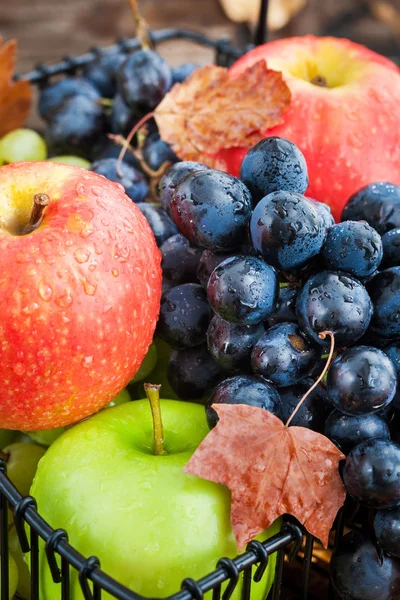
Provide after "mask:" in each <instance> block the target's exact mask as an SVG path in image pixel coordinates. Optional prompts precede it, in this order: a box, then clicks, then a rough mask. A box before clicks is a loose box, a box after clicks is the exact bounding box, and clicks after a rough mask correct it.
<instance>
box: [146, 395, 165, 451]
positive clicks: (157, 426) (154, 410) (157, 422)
mask: <svg viewBox="0 0 400 600" xmlns="http://www.w3.org/2000/svg"><path fill="white" fill-rule="evenodd" d="M160 388H161V385H155V384H152V383H145V384H144V391H145V392H146V396H147V398H148V400H149V402H150V408H151V416H152V417H153V433H154V454H155V455H156V456H161V455H162V454H166V451H165V449H164V431H163V424H162V418H161V406H160Z"/></svg>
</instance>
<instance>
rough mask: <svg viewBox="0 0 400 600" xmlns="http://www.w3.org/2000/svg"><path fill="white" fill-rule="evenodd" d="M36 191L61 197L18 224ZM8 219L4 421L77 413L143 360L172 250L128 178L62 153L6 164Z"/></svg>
mask: <svg viewBox="0 0 400 600" xmlns="http://www.w3.org/2000/svg"><path fill="white" fill-rule="evenodd" d="M36 193H46V194H47V195H48V196H49V197H50V199H51V202H50V204H49V206H48V207H47V209H46V210H45V213H44V217H43V220H42V223H41V224H40V225H39V227H38V228H37V229H36V230H35V231H33V232H31V233H29V234H26V235H14V234H12V233H10V231H9V229H11V227H12V225H11V221H12V219H13V218H14V219H15V218H17V219H18V222H19V223H20V224H24V223H27V222H28V221H29V216H30V212H31V207H32V203H33V195H34V194H36ZM15 198H17V200H16V201H15V202H16V204H18V206H19V208H15V206H14V207H12V206H11V204H12V202H13V199H15ZM10 199H11V200H10ZM0 225H1V227H0V298H1V312H0V349H1V360H0V424H1V427H3V428H6V429H19V430H24V431H38V430H43V429H51V428H55V427H61V426H65V425H70V424H71V423H74V422H76V421H79V420H81V419H83V418H84V417H87V416H89V415H91V414H93V413H95V412H96V411H98V410H99V409H101V408H102V407H103V406H105V405H106V404H107V403H108V402H109V401H110V400H112V399H113V398H114V397H115V396H116V395H117V394H118V392H120V390H121V389H122V388H123V387H125V385H126V384H127V383H128V381H130V379H131V378H132V377H133V376H134V374H135V373H136V371H137V370H138V369H139V366H140V364H141V362H142V360H143V358H144V356H145V354H146V352H147V349H148V347H149V345H150V343H151V340H152V337H153V333H154V329H155V325H156V321H157V317H158V312H159V303H160V296H161V267H160V262H161V257H160V252H159V250H158V248H157V246H156V242H155V239H154V236H153V233H152V231H151V229H150V227H149V225H148V223H147V221H146V219H145V218H144V217H143V215H142V213H141V212H140V210H139V209H138V208H137V207H136V205H135V204H134V203H133V202H132V201H131V200H130V199H129V198H128V197H127V196H126V195H125V193H124V190H123V188H122V186H120V185H119V184H116V183H112V182H110V181H108V180H107V179H105V178H104V177H103V176H101V175H97V174H95V173H92V172H90V171H87V170H86V169H81V168H79V167H72V166H67V165H61V164H57V163H51V162H36V163H14V164H11V165H8V166H5V167H1V168H0Z"/></svg>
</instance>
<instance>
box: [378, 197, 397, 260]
mask: <svg viewBox="0 0 400 600" xmlns="http://www.w3.org/2000/svg"><path fill="white" fill-rule="evenodd" d="M399 210H400V208H399ZM382 247H383V259H382V262H381V269H382V268H383V269H387V268H388V267H398V266H400V227H398V228H397V229H391V230H390V231H387V232H386V233H385V234H384V235H383V236H382Z"/></svg>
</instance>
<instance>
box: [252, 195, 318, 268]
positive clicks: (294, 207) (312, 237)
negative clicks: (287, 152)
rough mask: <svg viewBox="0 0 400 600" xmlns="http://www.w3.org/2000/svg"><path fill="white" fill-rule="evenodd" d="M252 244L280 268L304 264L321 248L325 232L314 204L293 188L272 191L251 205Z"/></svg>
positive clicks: (270, 262) (272, 263)
mask: <svg viewBox="0 0 400 600" xmlns="http://www.w3.org/2000/svg"><path fill="white" fill-rule="evenodd" d="M250 233H251V239H252V242H253V246H254V247H255V248H256V250H258V251H259V252H260V253H261V254H262V256H263V257H264V259H265V260H266V261H267V262H268V263H269V264H271V265H273V266H274V267H277V268H279V269H282V270H284V271H287V270H290V269H295V268H297V267H300V266H302V265H304V264H305V263H306V262H307V261H308V260H310V259H311V258H312V257H313V256H316V255H317V254H318V253H319V251H320V250H321V247H322V244H323V243H324V240H325V236H326V229H325V228H324V227H323V225H322V222H321V219H320V217H319V216H318V212H317V209H316V208H315V205H314V204H313V202H311V201H310V200H307V198H306V197H305V196H301V195H300V194H297V193H296V192H273V193H272V194H269V195H268V196H265V197H264V198H263V199H262V200H260V202H259V203H258V204H257V206H256V207H255V209H254V212H253V215H252V217H251V221H250Z"/></svg>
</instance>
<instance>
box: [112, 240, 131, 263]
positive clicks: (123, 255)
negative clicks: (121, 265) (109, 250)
mask: <svg viewBox="0 0 400 600" xmlns="http://www.w3.org/2000/svg"><path fill="white" fill-rule="evenodd" d="M130 253H131V251H130V248H129V247H128V246H122V245H121V244H115V249H114V258H115V259H116V260H118V261H119V262H127V260H128V258H129V255H130Z"/></svg>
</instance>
